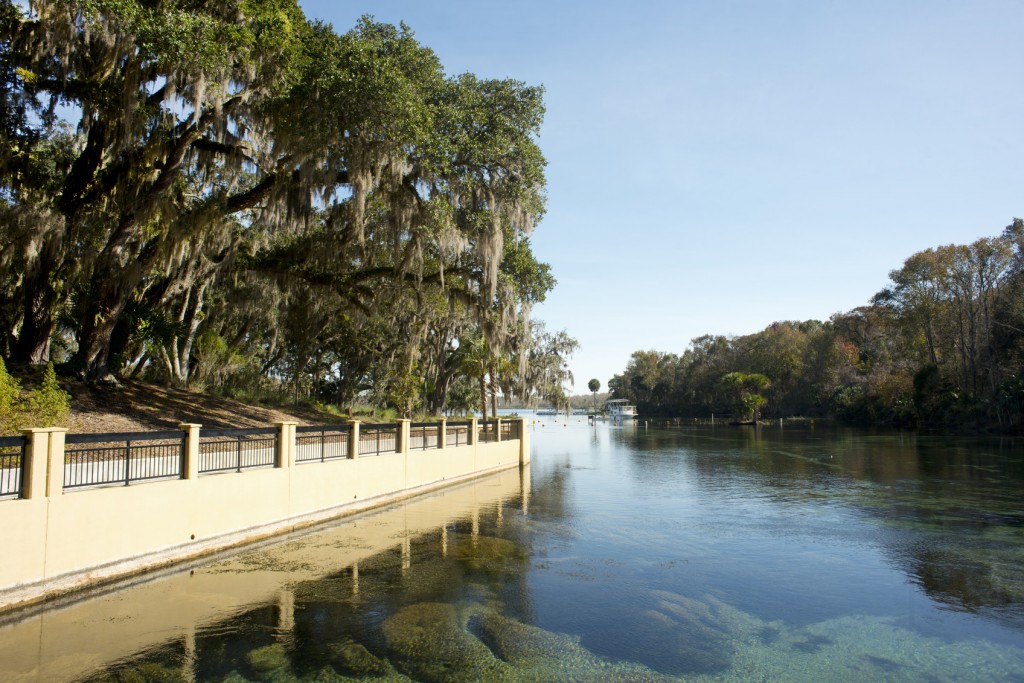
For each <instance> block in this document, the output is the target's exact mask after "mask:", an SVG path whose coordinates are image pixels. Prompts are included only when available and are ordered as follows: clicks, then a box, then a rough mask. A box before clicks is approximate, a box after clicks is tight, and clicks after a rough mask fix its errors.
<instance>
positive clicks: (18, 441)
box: [0, 436, 25, 498]
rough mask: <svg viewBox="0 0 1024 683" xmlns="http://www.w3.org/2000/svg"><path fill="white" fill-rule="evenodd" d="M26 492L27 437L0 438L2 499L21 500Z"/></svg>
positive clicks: (0, 490)
mask: <svg viewBox="0 0 1024 683" xmlns="http://www.w3.org/2000/svg"><path fill="white" fill-rule="evenodd" d="M24 491H25V437H23V436H3V437H0V498H21V497H22V495H23V493H24Z"/></svg>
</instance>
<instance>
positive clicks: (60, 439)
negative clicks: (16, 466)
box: [46, 427, 68, 498]
mask: <svg viewBox="0 0 1024 683" xmlns="http://www.w3.org/2000/svg"><path fill="white" fill-rule="evenodd" d="M46 431H47V432H49V434H48V436H49V439H48V440H47V446H46V497H47V498H51V497H53V496H57V495H60V494H62V493H64V435H65V434H67V433H68V430H66V429H64V428H63V427H50V428H49V429H47V430H46Z"/></svg>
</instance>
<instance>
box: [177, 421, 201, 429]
mask: <svg viewBox="0 0 1024 683" xmlns="http://www.w3.org/2000/svg"><path fill="white" fill-rule="evenodd" d="M202 426H203V425H201V424H196V423H195V422H182V423H181V424H179V425H178V429H186V430H188V429H193V428H194V429H199V428H201V427H202Z"/></svg>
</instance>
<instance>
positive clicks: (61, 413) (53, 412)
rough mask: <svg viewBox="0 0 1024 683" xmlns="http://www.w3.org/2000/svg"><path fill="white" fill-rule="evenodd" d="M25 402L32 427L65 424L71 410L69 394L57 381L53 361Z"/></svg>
mask: <svg viewBox="0 0 1024 683" xmlns="http://www.w3.org/2000/svg"><path fill="white" fill-rule="evenodd" d="M27 402H28V413H29V416H30V419H31V420H32V426H33V427H56V426H60V425H64V424H66V421H67V418H68V414H69V413H70V412H71V396H70V395H69V394H68V392H66V391H64V390H63V389H61V388H60V384H58V383H57V374H56V373H55V372H54V370H53V363H49V364H48V365H47V366H46V370H45V371H44V372H43V380H42V382H41V383H40V385H39V388H38V389H35V390H33V391H32V392H30V393H29V395H28V400H27Z"/></svg>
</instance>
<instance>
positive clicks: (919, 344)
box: [609, 219, 1024, 430]
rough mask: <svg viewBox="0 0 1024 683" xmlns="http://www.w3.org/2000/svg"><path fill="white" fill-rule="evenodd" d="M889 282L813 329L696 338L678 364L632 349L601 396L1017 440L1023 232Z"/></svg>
mask: <svg viewBox="0 0 1024 683" xmlns="http://www.w3.org/2000/svg"><path fill="white" fill-rule="evenodd" d="M889 277H890V283H889V285H888V286H887V287H885V288H884V289H883V290H882V291H880V292H878V293H877V294H876V295H875V296H874V297H872V299H871V302H870V303H869V304H868V305H866V306H861V307H859V308H856V309H854V310H852V311H849V312H846V313H837V314H835V315H833V316H832V317H831V319H829V320H827V321H824V322H822V321H817V320H808V321H804V322H792V321H786V322H776V323H773V324H772V325H769V326H768V327H767V328H765V329H764V330H761V331H760V332H756V333H754V334H749V335H745V336H740V337H725V336H721V335H719V336H713V335H705V336H702V337H698V338H696V339H694V340H692V341H691V342H690V346H689V348H687V349H686V350H685V351H684V352H683V353H682V354H681V355H677V354H674V353H663V352H660V351H637V352H635V353H634V354H633V356H632V358H631V359H630V361H629V364H628V365H627V367H626V369H625V370H624V371H623V372H622V374H619V375H616V376H615V377H614V378H613V379H612V380H611V381H610V382H609V388H611V389H612V390H613V392H614V395H615V397H616V398H626V399H629V400H631V401H634V402H636V403H637V405H638V410H639V412H640V413H641V414H643V415H652V416H653V415H662V416H680V417H705V416H708V415H711V414H716V415H735V416H737V417H742V418H750V417H752V416H753V414H754V412H755V411H757V410H759V411H760V414H761V415H762V416H766V417H782V416H787V417H788V416H797V415H801V416H810V417H816V416H820V417H834V418H837V419H839V420H841V421H843V422H848V423H854V424H880V425H900V426H912V425H920V426H946V427H958V428H981V429H985V428H994V429H1002V430H1020V429H1021V428H1022V426H1024V221H1021V220H1020V219H1014V221H1013V223H1012V224H1011V225H1010V226H1008V227H1007V228H1006V229H1005V230H1004V231H1003V233H1002V234H1001V235H999V236H998V237H992V238H983V239H979V240H978V241H976V242H974V243H973V244H969V245H948V246H941V247H937V248H934V249H926V250H925V251H921V252H918V253H916V254H914V255H912V256H911V257H910V258H908V259H907V260H906V261H905V262H904V264H903V266H902V267H901V268H899V269H898V270H894V271H892V272H891V273H890V274H889ZM751 380H756V381H751ZM761 399H763V403H762V401H761Z"/></svg>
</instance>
